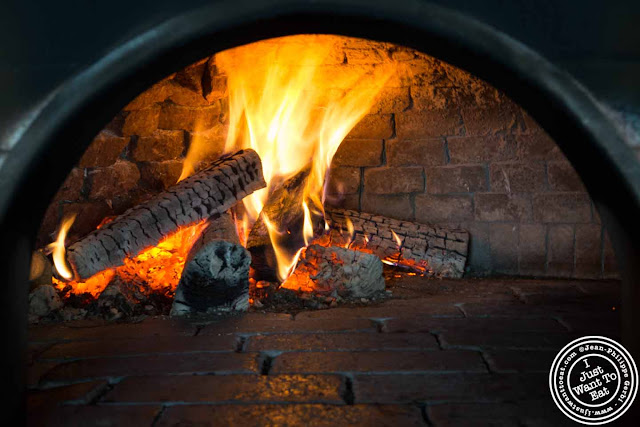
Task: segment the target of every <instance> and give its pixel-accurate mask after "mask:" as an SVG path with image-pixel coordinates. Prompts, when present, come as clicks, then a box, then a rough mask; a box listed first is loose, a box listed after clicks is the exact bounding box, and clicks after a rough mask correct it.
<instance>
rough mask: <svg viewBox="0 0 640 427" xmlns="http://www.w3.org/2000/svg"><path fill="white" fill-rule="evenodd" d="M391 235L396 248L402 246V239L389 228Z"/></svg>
mask: <svg viewBox="0 0 640 427" xmlns="http://www.w3.org/2000/svg"><path fill="white" fill-rule="evenodd" d="M391 235H392V236H393V240H395V241H396V245H398V249H400V248H401V247H402V239H400V237H398V235H397V234H396V232H395V231H393V230H391Z"/></svg>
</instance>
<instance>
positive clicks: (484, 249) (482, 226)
mask: <svg viewBox="0 0 640 427" xmlns="http://www.w3.org/2000/svg"><path fill="white" fill-rule="evenodd" d="M462 227H463V228H465V229H466V230H468V231H469V234H470V235H471V236H472V238H471V239H469V249H468V254H467V255H468V257H467V266H466V271H467V273H468V274H470V275H471V276H476V277H478V276H479V277H482V276H486V275H488V274H490V273H491V241H490V240H489V224H488V223H484V222H476V221H474V222H471V223H466V224H462Z"/></svg>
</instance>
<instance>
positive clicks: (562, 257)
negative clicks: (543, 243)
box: [547, 225, 574, 277]
mask: <svg viewBox="0 0 640 427" xmlns="http://www.w3.org/2000/svg"><path fill="white" fill-rule="evenodd" d="M573 246H574V229H573V226H572V225H551V226H549V249H548V253H547V273H548V274H549V275H550V276H557V277H570V276H571V274H572V273H573V254H574V248H573Z"/></svg>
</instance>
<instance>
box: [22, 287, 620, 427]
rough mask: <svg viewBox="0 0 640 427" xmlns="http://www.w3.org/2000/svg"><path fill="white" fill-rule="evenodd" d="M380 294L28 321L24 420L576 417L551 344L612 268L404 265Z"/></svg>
mask: <svg viewBox="0 0 640 427" xmlns="http://www.w3.org/2000/svg"><path fill="white" fill-rule="evenodd" d="M393 292H394V294H393V298H392V299H390V300H388V301H385V302H384V303H381V304H377V305H375V306H366V307H359V308H340V307H339V308H335V309H327V310H319V311H304V312H301V313H298V314H297V315H295V316H292V315H288V314H274V313H261V312H253V313H248V314H247V315H245V316H242V317H237V318H230V319H225V320H221V321H216V322H210V323H208V324H207V323H202V322H200V323H189V322H186V321H176V320H170V319H160V318H150V319H146V320H144V321H142V322H139V323H134V324H131V323H130V324H96V323H95V322H94V323H87V322H79V323H67V324H57V325H46V326H36V327H32V328H31V329H30V336H29V340H30V344H29V387H30V392H29V400H28V406H29V408H28V409H29V417H30V418H29V424H31V425H79V426H80V425H83V426H85V425H101V426H107V425H127V426H129V425H131V426H144V425H149V426H168V425H176V424H180V425H275V424H277V425H344V424H349V423H351V424H356V425H434V426H457V425H460V426H470V425H489V424H492V425H493V424H495V425H564V424H566V425H570V424H571V422H570V421H569V420H568V419H567V418H566V417H564V416H563V415H562V414H561V413H560V411H559V410H558V409H557V408H556V407H555V405H554V404H553V402H552V401H551V396H550V394H549V390H548V386H547V375H548V369H549V367H550V365H551V362H552V360H553V358H554V356H555V354H556V353H557V352H558V351H559V350H560V349H561V348H562V347H563V346H564V345H565V344H567V343H568V342H569V341H571V340H572V339H574V338H577V337H579V336H583V335H604V336H608V337H611V338H613V339H616V340H619V328H618V317H619V316H618V304H619V299H620V292H619V282H615V281H597V282H595V281H575V280H572V281H569V280H516V279H500V280H496V279H490V280H489V279H487V280H478V279H474V280H458V281H454V280H427V279H424V278H420V277H405V278H403V279H402V280H401V281H399V282H397V283H394V284H393Z"/></svg>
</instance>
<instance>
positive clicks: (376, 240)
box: [326, 209, 469, 278]
mask: <svg viewBox="0 0 640 427" xmlns="http://www.w3.org/2000/svg"><path fill="white" fill-rule="evenodd" d="M326 219H327V222H328V223H329V226H330V228H331V231H330V238H331V239H330V240H331V242H332V243H333V244H335V245H338V246H345V245H348V247H350V248H353V249H361V250H365V251H369V252H372V253H375V254H376V255H378V256H379V257H380V258H381V259H383V260H385V259H386V260H387V261H388V262H392V263H396V264H400V265H402V266H404V267H406V268H408V269H410V270H413V271H416V272H420V273H424V274H426V275H433V276H438V277H452V278H459V277H462V275H463V274H464V268H465V264H466V261H467V252H468V247H469V232H467V231H465V230H453V229H447V228H444V227H437V226H433V225H427V224H420V223H417V222H411V221H401V220H396V219H393V218H388V217H384V216H381V215H372V214H369V213H365V212H357V211H353V210H343V209H327V210H326ZM348 221H351V223H352V225H353V233H352V235H350V234H349V232H348V231H347V230H348V228H349V227H348ZM392 232H393V233H396V235H397V236H398V238H399V239H400V242H401V244H400V245H398V243H397V241H396V239H395V238H394V235H393V233H392ZM398 255H399V256H398ZM403 261H404V262H403Z"/></svg>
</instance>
